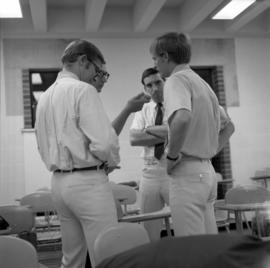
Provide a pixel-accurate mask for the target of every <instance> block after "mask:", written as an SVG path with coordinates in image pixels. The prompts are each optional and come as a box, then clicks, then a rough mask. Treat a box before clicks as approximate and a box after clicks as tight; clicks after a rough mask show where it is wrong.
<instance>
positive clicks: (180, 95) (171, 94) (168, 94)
mask: <svg viewBox="0 0 270 268" xmlns="http://www.w3.org/2000/svg"><path fill="white" fill-rule="evenodd" d="M186 83H187V82H186V81H184V78H182V77H177V76H175V75H172V76H171V77H170V78H168V79H167V81H166V83H165V86H164V106H165V112H166V117H167V118H168V120H169V118H170V117H171V116H172V114H173V113H174V112H175V111H177V110H179V109H186V110H188V111H191V109H192V105H191V92H190V90H189V88H188V87H187V85H186Z"/></svg>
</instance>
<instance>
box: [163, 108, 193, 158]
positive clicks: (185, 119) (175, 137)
mask: <svg viewBox="0 0 270 268" xmlns="http://www.w3.org/2000/svg"><path fill="white" fill-rule="evenodd" d="M189 122H190V112H189V111H186V110H178V111H176V112H175V113H174V115H173V118H172V119H171V120H170V123H169V129H170V132H169V144H168V155H169V156H170V157H172V158H175V157H177V156H178V155H179V153H180V152H181V149H182V147H183V144H184V142H185V139H186V136H187V131H188V128H189Z"/></svg>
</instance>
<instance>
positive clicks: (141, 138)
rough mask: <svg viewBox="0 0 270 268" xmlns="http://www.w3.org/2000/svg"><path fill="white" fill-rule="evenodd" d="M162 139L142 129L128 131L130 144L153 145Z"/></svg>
mask: <svg viewBox="0 0 270 268" xmlns="http://www.w3.org/2000/svg"><path fill="white" fill-rule="evenodd" d="M164 141H165V139H163V138H159V137H156V136H153V135H151V134H148V133H146V132H145V131H143V130H132V131H130V144H131V145H132V146H154V145H156V144H159V143H163V142H164Z"/></svg>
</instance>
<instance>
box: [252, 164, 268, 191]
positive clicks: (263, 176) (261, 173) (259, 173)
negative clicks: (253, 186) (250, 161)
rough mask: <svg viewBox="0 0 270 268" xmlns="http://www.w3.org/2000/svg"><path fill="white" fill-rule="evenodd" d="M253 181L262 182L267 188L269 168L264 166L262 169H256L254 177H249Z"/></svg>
mask: <svg viewBox="0 0 270 268" xmlns="http://www.w3.org/2000/svg"><path fill="white" fill-rule="evenodd" d="M251 179H252V180H253V181H256V182H259V183H261V184H263V186H264V187H265V188H266V189H267V188H268V180H269V179H270V168H264V169H262V170H256V171H255V174H254V177H251Z"/></svg>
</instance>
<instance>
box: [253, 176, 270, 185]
mask: <svg viewBox="0 0 270 268" xmlns="http://www.w3.org/2000/svg"><path fill="white" fill-rule="evenodd" d="M251 179H252V180H253V181H263V182H264V186H265V188H267V186H268V184H267V180H269V179H270V174H269V175H261V176H254V177H251Z"/></svg>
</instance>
